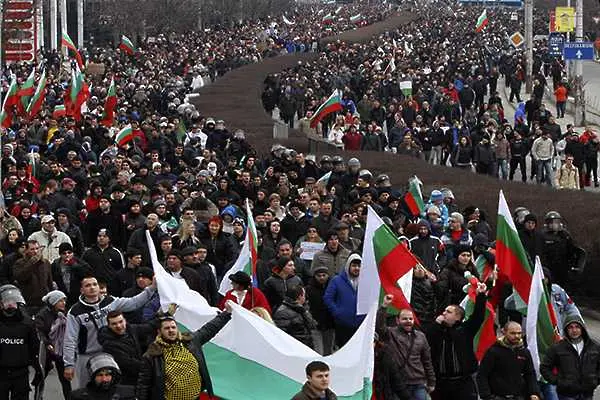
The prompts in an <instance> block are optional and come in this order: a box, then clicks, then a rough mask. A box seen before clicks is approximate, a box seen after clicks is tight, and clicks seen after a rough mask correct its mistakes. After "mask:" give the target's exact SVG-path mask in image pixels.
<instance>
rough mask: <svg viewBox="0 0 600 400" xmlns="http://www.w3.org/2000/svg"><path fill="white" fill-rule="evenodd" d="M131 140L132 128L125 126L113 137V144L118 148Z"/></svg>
mask: <svg viewBox="0 0 600 400" xmlns="http://www.w3.org/2000/svg"><path fill="white" fill-rule="evenodd" d="M132 140H133V128H132V127H131V125H127V126H125V127H124V128H123V129H121V130H120V131H119V132H118V133H117V135H116V136H115V142H116V143H117V145H118V146H119V147H123V146H125V145H126V144H127V143H129V142H131V141H132Z"/></svg>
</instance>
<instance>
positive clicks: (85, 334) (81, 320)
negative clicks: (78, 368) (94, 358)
mask: <svg viewBox="0 0 600 400" xmlns="http://www.w3.org/2000/svg"><path fill="white" fill-rule="evenodd" d="M154 293H156V289H153V288H152V287H147V288H146V289H144V291H143V292H142V293H140V294H138V295H137V296H135V297H131V298H122V297H112V296H105V297H103V298H101V299H100V301H98V302H97V303H94V304H91V303H88V302H86V301H85V298H84V297H83V296H81V297H80V298H79V302H77V303H75V304H74V305H73V306H72V307H71V309H70V310H69V313H68V314H67V331H66V333H65V340H64V346H63V360H64V363H65V367H73V366H74V365H75V358H76V355H77V354H89V353H97V352H99V351H101V349H102V346H100V343H99V342H98V331H99V330H100V328H101V327H103V326H106V324H107V321H106V316H107V315H108V313H110V312H111V311H116V310H120V311H123V312H128V311H132V310H136V309H138V308H140V307H142V306H144V304H146V303H147V302H148V301H149V300H150V299H151V298H152V296H153V295H154Z"/></svg>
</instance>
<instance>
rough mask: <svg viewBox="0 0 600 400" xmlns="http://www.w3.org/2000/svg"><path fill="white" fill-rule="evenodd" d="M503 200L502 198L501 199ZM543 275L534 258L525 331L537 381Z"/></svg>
mask: <svg viewBox="0 0 600 400" xmlns="http://www.w3.org/2000/svg"><path fill="white" fill-rule="evenodd" d="M502 198H503V197H502ZM543 279H544V273H543V271H542V263H541V262H540V258H539V257H536V258H535V270H534V271H533V277H532V280H531V290H530V291H529V303H528V304H527V321H526V330H525V332H526V333H527V348H528V349H529V352H530V353H531V358H532V360H533V367H534V368H535V373H536V374H537V377H538V379H539V378H540V376H541V375H540V354H539V351H538V342H537V322H538V311H539V309H540V302H541V301H542V296H544V282H543Z"/></svg>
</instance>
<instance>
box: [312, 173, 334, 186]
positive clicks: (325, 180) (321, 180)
mask: <svg viewBox="0 0 600 400" xmlns="http://www.w3.org/2000/svg"><path fill="white" fill-rule="evenodd" d="M330 178H331V171H329V172H328V173H326V174H325V175H323V176H322V177H320V178H319V180H317V182H316V183H317V185H323V186H327V185H328V184H329V179H330Z"/></svg>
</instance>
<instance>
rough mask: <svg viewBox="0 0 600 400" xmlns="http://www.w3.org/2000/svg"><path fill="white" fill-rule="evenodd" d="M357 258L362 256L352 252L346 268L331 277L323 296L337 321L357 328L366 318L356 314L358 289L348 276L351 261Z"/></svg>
mask: <svg viewBox="0 0 600 400" xmlns="http://www.w3.org/2000/svg"><path fill="white" fill-rule="evenodd" d="M356 258H360V256H359V255H358V254H352V255H351V256H350V257H349V258H348V261H346V266H345V268H344V270H343V271H342V272H341V273H340V274H339V275H337V276H334V277H333V278H332V279H331V281H330V282H329V285H328V286H327V290H325V295H324V296H323V301H324V302H325V305H326V306H327V308H328V309H329V312H330V313H331V315H333V318H334V320H335V323H336V324H339V325H342V326H346V327H351V328H357V327H358V326H359V325H360V324H361V322H362V321H363V320H364V319H365V316H364V315H356V301H357V290H356V289H354V287H352V284H351V283H350V278H349V277H348V268H349V267H350V263H351V262H352V260H354V259H356Z"/></svg>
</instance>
